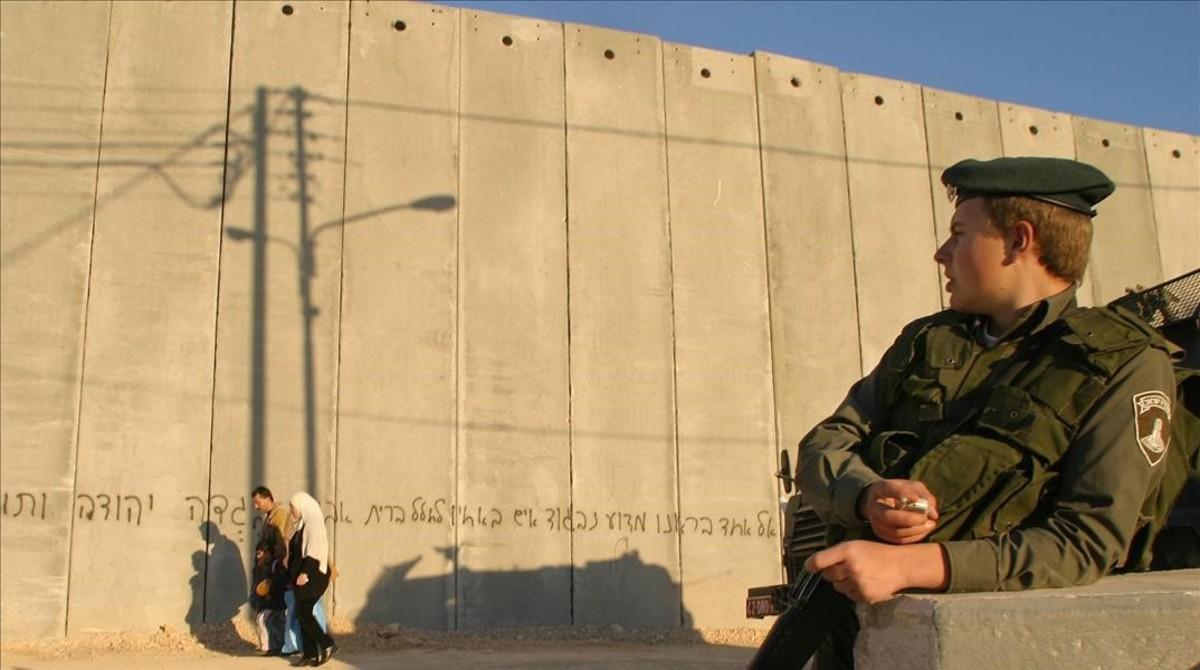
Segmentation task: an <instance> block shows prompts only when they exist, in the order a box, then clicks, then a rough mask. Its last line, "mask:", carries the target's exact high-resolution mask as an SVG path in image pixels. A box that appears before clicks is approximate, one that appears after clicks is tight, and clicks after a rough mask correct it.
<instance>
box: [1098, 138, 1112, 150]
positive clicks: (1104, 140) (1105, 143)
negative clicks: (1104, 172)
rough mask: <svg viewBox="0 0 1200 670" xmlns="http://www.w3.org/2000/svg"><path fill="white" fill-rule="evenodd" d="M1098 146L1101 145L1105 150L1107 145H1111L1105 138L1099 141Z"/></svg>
mask: <svg viewBox="0 0 1200 670" xmlns="http://www.w3.org/2000/svg"><path fill="white" fill-rule="evenodd" d="M1100 144H1103V145H1104V147H1105V148H1108V146H1109V144H1111V143H1110V142H1109V141H1108V138H1107V137H1106V138H1104V139H1102V140H1100Z"/></svg>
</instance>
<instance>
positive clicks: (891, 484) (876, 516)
mask: <svg viewBox="0 0 1200 670" xmlns="http://www.w3.org/2000/svg"><path fill="white" fill-rule="evenodd" d="M920 500H923V501H925V505H926V507H927V509H926V511H923V512H922V511H917V510H911V511H910V510H905V509H904V504H905V503H906V502H914V501H920ZM859 513H860V514H861V515H862V517H863V518H864V519H866V520H867V523H868V524H870V526H871V530H872V531H873V532H874V533H875V537H877V538H879V539H880V540H883V541H884V542H890V543H891V544H912V543H914V542H920V541H921V540H924V539H925V538H926V537H928V536H929V534H930V533H932V532H933V529H934V528H936V527H937V519H938V511H937V498H935V497H934V495H933V493H931V492H930V491H929V489H928V488H926V486H925V485H924V484H922V483H921V482H918V481H914V480H911V479H881V480H879V481H877V482H875V483H873V484H871V485H870V486H868V487H867V488H866V489H865V490H863V493H862V495H861V496H860V497H859Z"/></svg>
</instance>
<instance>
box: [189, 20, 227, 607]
mask: <svg viewBox="0 0 1200 670" xmlns="http://www.w3.org/2000/svg"><path fill="white" fill-rule="evenodd" d="M236 35H237V3H236V2H232V3H230V10H229V62H228V67H227V68H226V74H225V146H224V148H223V149H222V152H221V161H222V162H221V213H220V221H219V225H218V230H219V233H218V235H217V282H216V286H215V287H214V288H215V293H216V295H215V296H214V300H213V362H212V379H211V382H212V385H211V386H210V387H209V400H208V402H209V405H208V469H207V471H206V473H205V475H206V477H205V479H206V483H205V498H204V499H205V504H204V515H205V517H204V521H205V526H204V529H205V533H207V532H208V523H207V522H208V513H209V510H208V500H210V499H211V498H212V481H213V476H212V472H213V468H212V466H213V451H214V449H215V443H214V436H215V434H216V421H217V419H216V416H217V361H218V360H219V356H218V350H217V347H218V342H219V340H218V335H219V334H220V330H221V326H220V323H221V259H222V258H223V257H224V250H225V204H226V201H225V195H226V188H227V187H228V183H227V182H226V179H228V173H229V125H230V122H231V118H230V117H231V114H232V110H233V45H234V39H235V38H236ZM204 555H205V558H204V584H203V585H202V587H201V589H200V591H201V593H202V594H203V595H202V598H203V599H204V606H203V607H202V608H201V610H200V620H201V621H203V620H204V617H205V608H207V607H208V602H207V600H208V536H207V534H206V535H205V538H204ZM189 623H193V624H194V623H198V622H189Z"/></svg>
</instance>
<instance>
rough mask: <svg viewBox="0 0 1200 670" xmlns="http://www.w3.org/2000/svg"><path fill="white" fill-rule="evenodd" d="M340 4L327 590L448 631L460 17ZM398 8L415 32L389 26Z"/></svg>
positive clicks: (364, 609)
mask: <svg viewBox="0 0 1200 670" xmlns="http://www.w3.org/2000/svg"><path fill="white" fill-rule="evenodd" d="M351 9H352V11H353V16H352V17H351V34H350V62H349V73H350V74H349V76H350V79H349V83H348V92H347V96H346V97H347V100H348V109H347V116H348V118H347V125H346V132H347V138H346V155H347V156H348V157H351V158H352V159H351V160H348V161H347V163H346V206H345V216H344V220H345V222H344V225H342V226H339V227H338V228H337V229H334V228H330V229H329V230H328V232H327V234H328V235H341V236H342V237H343V240H344V242H343V244H344V254H343V259H342V274H343V282H344V289H343V294H342V319H341V334H340V340H341V358H340V360H339V363H338V377H339V380H340V382H339V387H338V428H337V431H338V432H337V456H336V459H337V460H336V466H337V467H336V473H335V475H336V486H337V490H338V499H339V500H340V501H343V502H344V503H345V505H346V507H347V508H348V509H350V510H353V511H352V512H349V514H350V519H349V520H348V521H344V522H339V523H338V524H337V525H336V543H337V553H338V557H339V569H340V570H341V572H342V575H343V576H342V577H341V578H340V579H339V580H337V581H336V582H335V585H334V590H335V592H334V596H333V597H334V600H335V601H336V602H337V603H338V611H339V613H340V615H341V616H343V617H346V618H352V619H354V620H356V621H361V622H397V623H401V624H403V625H406V626H413V627H420V628H430V629H435V630H436V629H446V628H450V627H453V625H454V608H453V607H452V606H451V605H450V603H452V602H453V598H454V579H453V575H454V555H453V551H452V547H454V546H455V542H454V528H455V527H454V526H452V525H451V523H450V521H449V518H450V514H451V505H453V504H455V503H456V502H457V501H456V497H455V489H454V485H455V475H454V469H455V451H454V445H455V425H456V423H455V422H456V417H455V412H456V403H455V385H456V382H455V333H456V319H457V317H456V315H455V295H456V293H457V287H456V281H457V277H456V271H455V268H456V267H457V263H456V257H457V240H458V216H457V208H456V203H457V199H458V172H457V165H458V82H459V77H458V72H459V60H458V55H459V25H458V17H457V15H456V14H455V13H453V12H451V11H448V10H444V9H442V8H440V7H433V6H429V5H417V6H407V4H406V3H399V2H384V3H378V2H373V3H370V4H366V3H355V4H353V5H352V6H351ZM398 16H403V17H405V18H407V19H408V20H409V21H410V22H412V23H413V25H414V29H413V30H411V31H403V32H401V31H397V30H395V29H394V28H393V26H392V23H393V21H395V20H396V18H397V17H398ZM417 26H419V27H420V29H417ZM396 81H401V82H403V85H401V86H396V85H392V82H396ZM380 129H386V131H384V132H380ZM381 175H386V178H381ZM431 198H436V199H440V200H441V201H442V205H441V206H440V208H439V209H430V208H429V207H428V205H427V204H426V203H429V199H431ZM380 287H387V290H379V289H380Z"/></svg>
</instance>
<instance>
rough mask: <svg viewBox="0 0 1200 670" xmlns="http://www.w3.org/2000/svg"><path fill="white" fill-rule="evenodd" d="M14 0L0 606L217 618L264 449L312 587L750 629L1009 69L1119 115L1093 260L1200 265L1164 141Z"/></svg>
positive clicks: (549, 27) (777, 69) (556, 614)
mask: <svg viewBox="0 0 1200 670" xmlns="http://www.w3.org/2000/svg"><path fill="white" fill-rule="evenodd" d="M284 4H288V5H289V6H290V8H291V13H285V11H284ZM0 11H2V12H3V16H2V18H3V21H2V23H3V28H2V29H3V31H4V32H3V40H2V44H0V49H2V51H3V53H2V56H3V58H0V79H2V84H3V94H2V95H0V100H2V103H3V104H2V106H0V117H2V123H0V131H2V133H3V138H2V141H0V145H2V150H0V170H2V175H0V176H2V179H0V181H2V182H3V186H2V189H3V191H2V196H3V197H0V233H2V234H0V272H2V276H3V281H2V282H0V291H2V296H0V312H2V313H0V345H2V346H0V390H2V394H3V402H0V463H2V464H3V468H2V469H0V488H2V489H3V491H2V493H3V498H4V505H3V506H2V511H3V515H2V519H0V554H2V556H0V571H2V572H0V590H2V591H0V635H3V636H4V637H5V638H6V639H9V638H14V637H15V638H20V637H30V636H31V637H41V636H57V635H64V634H67V633H71V634H74V633H77V632H81V631H86V630H122V629H143V630H154V629H155V628H156V627H157V626H159V625H168V626H173V627H176V628H178V627H181V626H184V625H187V624H188V623H199V622H200V621H205V622H207V623H209V624H215V623H220V622H222V621H227V620H228V619H229V618H230V617H232V616H235V615H237V612H238V611H239V609H242V610H244V607H243V601H244V596H245V591H246V576H245V575H246V574H247V571H248V568H249V565H248V559H249V555H250V545H251V542H252V538H253V537H254V534H255V532H256V530H257V523H258V520H257V519H256V518H255V517H254V515H253V514H252V512H251V510H250V501H249V492H250V489H251V487H252V486H254V485H257V484H260V483H265V484H267V485H269V486H271V487H272V488H273V489H274V490H275V491H276V493H277V494H278V497H279V498H280V499H282V500H286V498H288V497H290V495H291V494H292V493H293V492H294V491H296V490H308V491H310V492H312V493H314V494H315V495H316V496H317V498H318V499H319V500H320V502H321V503H322V504H323V506H324V507H325V509H326V511H327V514H328V517H327V520H328V523H329V527H330V529H331V530H332V531H333V538H334V552H335V554H336V558H337V562H338V564H339V566H340V567H341V568H342V571H341V573H342V574H341V577H340V578H339V580H338V581H336V582H335V585H334V589H333V593H332V595H331V596H330V597H329V599H328V604H329V605H330V607H331V609H334V610H335V611H336V612H337V613H338V614H339V616H345V617H347V618H352V619H355V620H360V621H373V622H387V621H395V622H399V623H404V624H407V625H413V626H418V627H429V628H486V627H491V626H497V625H504V624H507V625H520V624H526V623H555V624H564V623H572V622H574V623H595V624H599V625H603V624H607V623H620V624H622V625H662V626H665V627H674V626H682V625H684V624H693V625H696V626H703V627H715V626H743V625H746V623H745V621H744V620H743V619H742V618H741V617H742V601H743V598H744V594H745V589H746V588H747V587H748V586H751V585H757V584H760V583H767V582H770V581H774V580H775V579H777V578H778V576H779V566H778V561H777V556H778V545H777V533H778V519H777V516H776V514H777V511H776V501H777V493H778V492H777V489H776V485H775V482H774V481H773V479H772V478H771V473H772V472H773V471H774V470H775V468H776V465H777V463H776V458H777V455H776V453H777V449H778V448H779V447H780V446H789V447H790V446H793V445H794V444H795V442H796V441H797V440H798V439H799V438H800V436H801V435H802V434H803V433H804V432H805V431H806V430H807V429H808V427H809V424H811V423H812V422H813V421H815V420H817V419H819V418H820V417H822V416H824V415H825V414H827V413H828V412H829V411H830V409H832V407H833V406H834V404H835V403H836V402H837V401H838V400H839V399H840V398H841V397H842V395H843V394H844V391H845V389H846V387H847V386H848V384H849V383H850V382H851V381H852V380H853V379H854V378H855V377H856V376H857V375H858V374H859V373H861V372H862V368H863V366H866V367H870V366H872V365H874V363H875V361H876V360H877V358H878V356H879V354H880V352H881V351H882V349H883V347H885V346H887V344H888V343H890V341H891V338H892V337H893V336H894V334H895V332H896V329H897V328H898V327H899V326H900V325H901V323H902V322H904V321H906V320H907V319H909V318H912V317H914V316H917V315H919V314H922V313H925V312H928V311H931V310H934V309H937V307H938V306H939V304H940V298H939V295H940V282H939V281H938V279H937V269H936V267H935V266H934V265H933V263H932V262H931V260H930V258H931V256H932V254H933V251H934V249H935V248H936V244H937V236H936V232H935V231H936V230H937V229H938V226H939V225H943V224H944V221H943V220H942V219H944V217H945V214H946V209H945V208H946V203H944V202H943V201H942V200H941V197H942V196H941V192H940V191H939V190H938V189H937V188H935V187H934V184H933V182H934V180H935V179H936V175H937V173H938V172H939V167H940V164H943V163H949V162H951V161H953V160H956V159H958V158H960V157H962V156H964V155H966V154H967V153H988V152H993V153H994V152H997V151H999V149H998V148H997V146H996V145H995V141H994V138H995V135H996V131H995V130H994V129H991V128H989V125H992V122H990V121H988V110H989V109H991V108H992V107H993V106H996V107H998V109H999V118H998V120H997V121H996V123H997V124H998V126H999V131H998V132H999V136H1000V140H1001V142H1000V147H1001V148H1002V149H1003V152H1004V153H1006V154H1009V155H1029V154H1036V155H1061V156H1074V155H1075V151H1076V140H1077V133H1076V132H1075V130H1074V128H1075V127H1076V125H1078V127H1079V128H1081V129H1082V130H1081V131H1080V132H1082V133H1083V135H1081V136H1080V137H1083V138H1084V139H1081V140H1080V141H1081V142H1082V141H1084V140H1085V139H1086V138H1090V137H1092V136H1093V135H1097V134H1098V135H1099V136H1100V138H1101V139H1104V136H1105V134H1106V133H1109V132H1110V131H1111V132H1116V130H1119V131H1120V132H1121V138H1122V139H1121V140H1120V142H1115V141H1113V140H1112V138H1110V145H1111V146H1110V147H1107V148H1106V147H1103V143H1102V142H1101V144H1100V148H1095V147H1092V146H1090V145H1089V148H1087V151H1091V152H1095V154H1096V156H1097V160H1098V161H1099V160H1101V159H1103V160H1113V161H1115V162H1113V163H1112V165H1113V168H1112V169H1113V170H1114V171H1117V172H1119V175H1120V179H1118V181H1120V182H1122V183H1123V184H1124V183H1126V182H1128V184H1131V185H1133V187H1134V190H1137V189H1140V190H1141V191H1142V195H1141V196H1138V195H1136V194H1134V195H1133V196H1131V197H1132V198H1133V201H1131V202H1133V203H1134V204H1131V205H1130V204H1128V203H1125V204H1122V201H1116V202H1117V207H1118V208H1119V210H1120V211H1115V212H1114V218H1115V221H1116V222H1115V223H1114V224H1112V225H1114V226H1121V225H1126V224H1125V223H1124V221H1125V220H1126V219H1129V220H1130V221H1131V222H1130V223H1128V224H1127V225H1128V226H1131V228H1130V230H1129V231H1128V232H1127V231H1124V230H1121V231H1118V232H1115V233H1114V234H1115V235H1116V237H1110V238H1106V239H1107V241H1104V242H1103V244H1104V245H1106V246H1105V247H1104V251H1102V252H1101V256H1099V258H1100V262H1099V263H1098V265H1097V268H1096V270H1095V272H1096V276H1097V286H1099V287H1101V288H1100V290H1099V293H1101V294H1106V292H1108V291H1109V289H1111V288H1112V287H1113V286H1117V285H1123V284H1128V283H1129V282H1137V283H1142V284H1149V283H1153V281H1157V279H1159V278H1161V277H1162V276H1163V275H1164V274H1166V273H1172V274H1173V273H1177V272H1180V271H1182V269H1191V268H1194V267H1196V266H1198V265H1200V247H1198V246H1197V245H1195V244H1190V242H1189V240H1194V239H1196V236H1197V235H1200V232H1197V231H1198V230H1200V229H1198V228H1197V225H1196V219H1195V212H1196V210H1197V203H1196V198H1197V197H1198V196H1197V193H1200V173H1198V170H1197V167H1196V166H1197V165H1198V164H1200V163H1198V157H1197V153H1196V143H1197V138H1195V137H1192V136H1187V135H1179V134H1171V133H1160V132H1158V131H1154V130H1152V129H1141V133H1142V136H1143V138H1144V139H1143V140H1137V139H1136V138H1133V136H1134V135H1136V134H1137V132H1138V129H1126V128H1119V127H1117V129H1116V130H1114V129H1112V128H1110V127H1109V126H1110V125H1111V124H1109V125H1104V124H1099V122H1093V121H1091V120H1079V121H1074V120H1073V119H1072V118H1071V117H1070V116H1069V115H1064V114H1059V113H1056V112H1052V111H1047V110H1037V109H1032V108H1024V107H1019V106H1015V105H1008V104H999V105H997V103H994V102H992V101H987V100H977V99H971V98H967V97H965V96H957V95H956V94H952V93H949V92H942V91H932V90H928V89H926V90H923V89H921V87H919V86H917V85H915V84H910V83H904V82H895V81H889V80H885V79H879V78H873V77H867V76H863V75H856V74H853V73H839V72H838V71H837V70H836V69H835V68H831V67H828V66H824V65H820V64H815V63H809V62H806V61H801V60H797V59H787V58H782V57H778V56H772V55H768V54H759V55H758V56H756V57H753V58H751V57H747V56H737V55H732V54H726V53H720V52H714V51H707V50H703V49H694V48H692V47H687V46H684V45H664V44H662V43H661V42H660V41H659V40H658V39H657V38H655V37H653V36H644V35H631V34H628V33H617V32H612V31H605V30H599V29H593V28H587V27H584V26H563V25H561V24H558V23H554V22H546V21H539V20H536V19H518V18H515V17H507V16H503V15H495V14H487V13H483V12H475V11H466V10H457V9H451V8H443V7H438V6H436V5H427V4H420V3H403V2H370V3H366V2H346V1H344V0H338V1H334V0H330V1H326V2H320V1H318V2H294V3H263V2H239V3H236V4H234V3H231V2H226V1H216V2H211V3H209V4H197V3H165V2H161V3H156V2H151V3H146V2H117V3H115V4H113V5H111V17H110V5H109V4H108V3H96V2H49V3H42V2H3V3H0ZM110 19H111V20H110ZM506 38H508V41H509V42H510V43H507V44H506ZM606 50H607V51H611V52H612V53H611V55H612V57H611V58H609V57H608V56H606V55H605V51H606ZM705 71H707V74H708V76H705ZM793 79H795V80H796V82H797V84H798V85H797V84H793V82H792V80H793ZM877 95H878V96H880V97H881V98H882V100H883V103H884V104H882V105H880V104H877V103H876V102H875V96H877ZM960 107H961V109H962V110H964V119H963V120H962V121H958V120H957V119H953V118H952V116H947V114H952V111H958V109H959V108H960ZM976 112H978V114H976ZM102 126H103V131H102ZM1031 127H1036V128H1037V133H1036V134H1035V133H1034V132H1032V131H1031V130H1030V128H1031ZM1114 137H1116V136H1115V135H1114ZM1087 141H1089V142H1090V141H1091V140H1087ZM1139 142H1141V143H1142V147H1143V150H1144V152H1145V154H1146V156H1145V158H1144V159H1141V160H1144V165H1142V164H1141V163H1139V162H1138V161H1139V158H1138V156H1137V152H1138V149H1137V148H1136V146H1137V144H1138V143H1139ZM1102 150H1104V151H1108V152H1109V153H1107V154H1105V153H1103V152H1102ZM1081 151H1083V149H1081ZM1175 151H1179V152H1180V154H1179V157H1176V156H1175V155H1174V152H1175ZM956 152H960V153H959V154H958V155H956ZM1088 155H1089V156H1090V155H1091V154H1088ZM1114 157H1115V158H1114ZM1139 165H1142V167H1139ZM1143 173H1144V174H1143ZM1146 175H1148V176H1146ZM1147 187H1148V188H1149V197H1148V198H1147V197H1146V196H1145V189H1146V188H1147ZM430 198H433V199H434V200H432V201H431V200H430ZM931 198H932V199H933V200H931ZM431 202H432V203H433V204H435V205H437V204H438V203H440V206H437V207H433V208H431V207H429V206H428V205H430V204H431ZM1126 205H1128V207H1127V206H1126ZM1151 218H1152V219H1153V224H1152V227H1151V224H1150V223H1148V221H1149V220H1150V219H1151ZM935 221H936V223H935ZM1108 221H1110V219H1107V218H1106V219H1102V221H1101V225H1108V224H1107V223H1106V222H1108ZM93 224H94V225H95V235H94V236H93ZM1112 230H1113V231H1116V230H1117V229H1116V228H1113V229H1112ZM1127 234H1136V235H1137V236H1139V239H1140V238H1146V239H1145V240H1142V241H1144V242H1145V246H1139V247H1137V248H1138V249H1140V250H1142V251H1141V252H1139V253H1144V254H1145V255H1150V251H1151V250H1153V249H1157V253H1158V254H1159V255H1160V256H1161V259H1162V260H1161V266H1160V265H1157V264H1155V263H1146V264H1142V265H1138V264H1130V265H1114V263H1113V261H1112V257H1113V255H1114V250H1116V249H1119V248H1121V247H1122V245H1123V244H1124V242H1122V241H1121V240H1124V239H1125V238H1124V237H1122V236H1124V235H1127ZM1105 235H1109V232H1106V233H1105ZM1150 238H1156V239H1157V241H1156V242H1155V241H1153V240H1151V239H1150ZM1140 243H1141V242H1139V244H1140ZM1107 267H1117V268H1118V269H1119V272H1117V273H1116V274H1113V275H1111V276H1110V275H1107V274H1105V273H1106V272H1107V270H1106V268H1107ZM1088 282H1089V283H1088V284H1087V287H1086V288H1085V289H1084V291H1083V295H1082V298H1083V300H1084V301H1085V302H1087V301H1090V300H1091V299H1092V288H1091V283H1090V275H1089V279H1088ZM1121 288H1123V286H1121ZM85 334H86V338H85ZM102 496H106V497H103V498H102ZM118 496H119V498H120V501H119V503H118V502H117V500H116V497H118ZM150 496H153V508H151V499H150ZM118 504H119V505H120V510H119V512H118V510H117V505H118ZM139 505H140V507H141V514H140V517H139V516H138V506H139ZM139 519H140V524H139V523H138V520H139ZM535 523H536V524H537V525H536V526H535V525H534V524H535ZM112 611H122V612H131V613H130V614H129V615H128V616H124V617H113V616H111V615H110V613H111V612H112ZM756 625H757V624H756Z"/></svg>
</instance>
